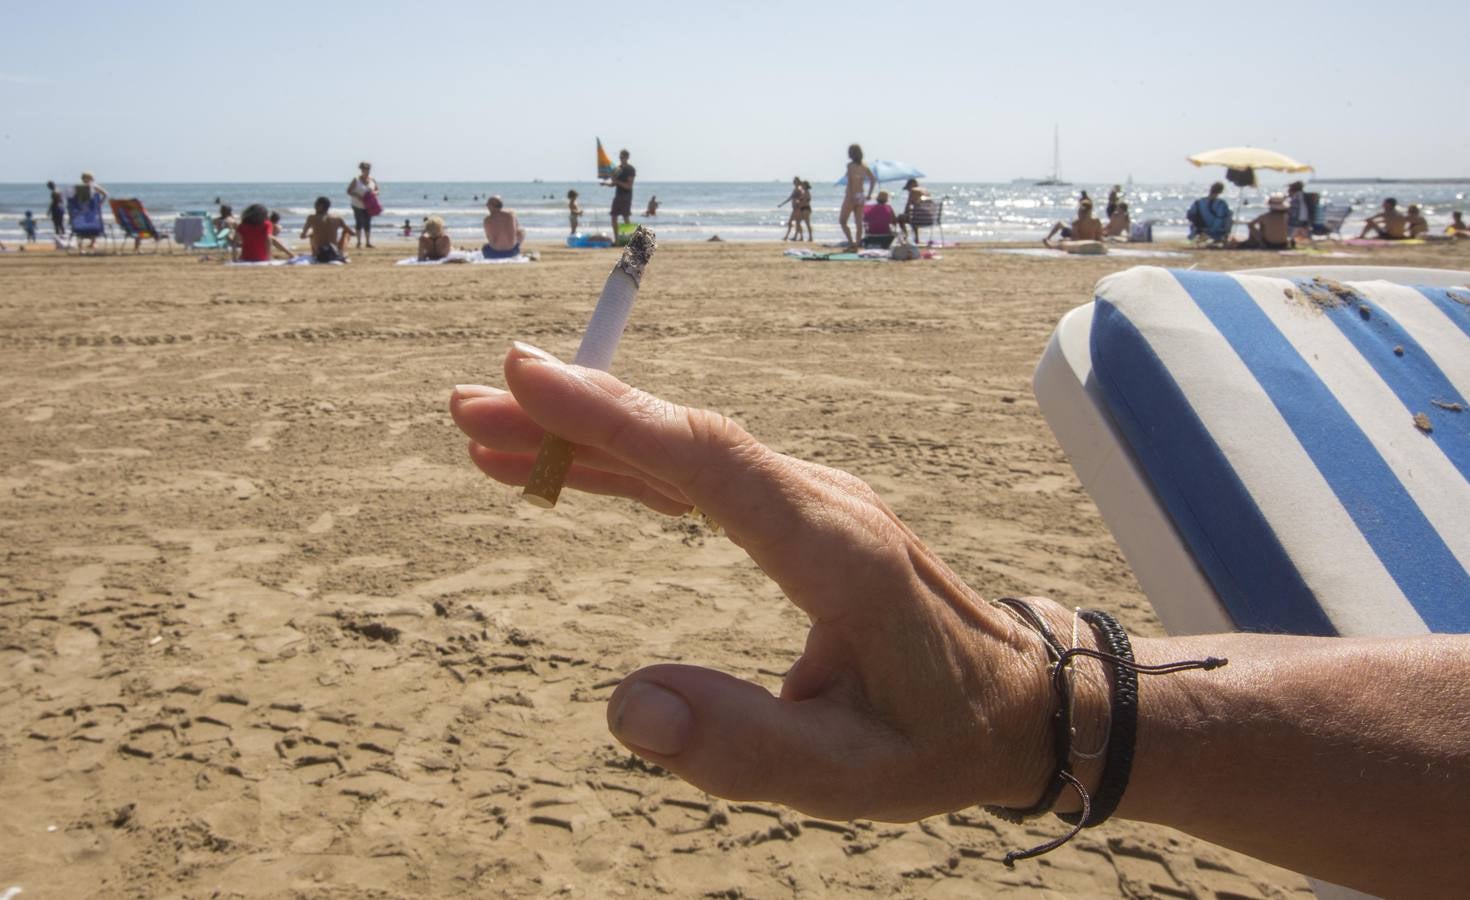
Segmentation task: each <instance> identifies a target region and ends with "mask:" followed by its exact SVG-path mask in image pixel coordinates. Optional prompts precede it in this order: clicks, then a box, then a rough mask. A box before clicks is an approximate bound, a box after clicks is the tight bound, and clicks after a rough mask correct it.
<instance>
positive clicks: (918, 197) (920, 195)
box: [898, 178, 929, 244]
mask: <svg viewBox="0 0 1470 900" xmlns="http://www.w3.org/2000/svg"><path fill="white" fill-rule="evenodd" d="M903 189H904V191H905V192H906V193H907V195H908V196H907V197H905V198H904V201H903V212H901V213H899V214H898V228H899V231H900V232H901V233H902V232H904V231H905V230H906V229H909V228H912V229H913V230H914V243H916V244H917V243H918V242H919V226H917V225H915V224H913V218H914V209H915V208H916V207H918V205H919V204H920V203H923V202H924V201H925V200H928V199H929V192H928V191H926V190H924V186H923V185H921V184H919V179H917V178H910V179H909V180H908V181H905V182H904V183H903Z"/></svg>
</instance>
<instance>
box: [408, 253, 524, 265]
mask: <svg viewBox="0 0 1470 900" xmlns="http://www.w3.org/2000/svg"><path fill="white" fill-rule="evenodd" d="M533 261H534V260H533V258H532V257H529V256H526V255H525V254H522V255H520V256H506V257H502V258H500V259H486V258H485V257H484V255H483V254H481V253H480V252H478V251H468V250H453V251H451V252H450V254H449V255H448V256H446V257H444V258H443V259H419V258H418V257H416V256H411V257H409V258H408V259H400V260H398V262H396V263H394V265H395V266H443V265H466V266H504V265H511V266H514V265H522V264H524V263H529V262H533Z"/></svg>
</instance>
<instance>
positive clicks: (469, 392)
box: [454, 384, 505, 400]
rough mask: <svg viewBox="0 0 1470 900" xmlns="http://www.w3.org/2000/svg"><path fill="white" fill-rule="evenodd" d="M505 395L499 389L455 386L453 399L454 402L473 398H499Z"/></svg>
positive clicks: (472, 385) (470, 385)
mask: <svg viewBox="0 0 1470 900" xmlns="http://www.w3.org/2000/svg"><path fill="white" fill-rule="evenodd" d="M503 393H505V391H502V390H501V389H500V388H493V387H487V386H486V385H483V384H456V385H455V386H454V397H455V399H456V400H470V399H473V398H475V397H499V396H500V395H501V394H503Z"/></svg>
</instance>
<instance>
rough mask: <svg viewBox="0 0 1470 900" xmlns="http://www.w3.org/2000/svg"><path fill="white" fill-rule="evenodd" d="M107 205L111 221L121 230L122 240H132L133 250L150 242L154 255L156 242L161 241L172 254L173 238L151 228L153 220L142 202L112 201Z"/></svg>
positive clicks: (130, 200) (135, 200) (156, 249)
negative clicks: (110, 209) (166, 242)
mask: <svg viewBox="0 0 1470 900" xmlns="http://www.w3.org/2000/svg"><path fill="white" fill-rule="evenodd" d="M108 205H109V206H111V207H112V219H113V221H114V222H116V223H117V227H119V228H121V229H122V232H123V239H124V240H126V239H127V238H132V239H133V247H134V249H137V247H138V245H139V244H140V243H141V242H142V241H144V240H152V241H153V250H154V252H155V253H156V252H157V251H158V242H159V241H160V240H163V241H168V242H169V245H168V252H170V253H172V252H174V246H173V238H172V237H170V236H168V235H166V234H164V233H163V232H161V231H159V230H158V229H157V228H155V227H153V220H152V219H150V218H149V217H148V210H146V209H144V208H143V201H141V200H138V199H126V200H118V199H112V200H109V201H108Z"/></svg>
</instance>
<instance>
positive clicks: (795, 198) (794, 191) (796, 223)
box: [776, 175, 801, 241]
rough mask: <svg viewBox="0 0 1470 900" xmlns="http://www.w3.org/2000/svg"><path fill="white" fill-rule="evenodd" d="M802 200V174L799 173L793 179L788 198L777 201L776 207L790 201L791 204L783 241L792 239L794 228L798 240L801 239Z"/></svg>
mask: <svg viewBox="0 0 1470 900" xmlns="http://www.w3.org/2000/svg"><path fill="white" fill-rule="evenodd" d="M800 201H801V176H800V175H798V176H796V177H795V178H793V179H791V193H790V194H787V195H786V199H785V200H782V201H781V202H780V203H777V204H776V208H777V209H780V208H781V207H783V206H785V205H786V204H788V203H790V204H791V214H790V215H789V216H787V217H786V233H785V234H784V235H782V236H781V240H783V241H789V240H791V239H792V238H791V231H792V229H793V228H794V229H795V230H796V240H798V241H799V240H801V224H800V222H801V215H800V214H801V207H800Z"/></svg>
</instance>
